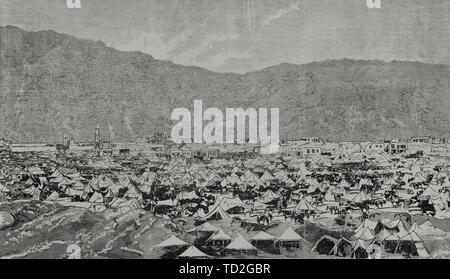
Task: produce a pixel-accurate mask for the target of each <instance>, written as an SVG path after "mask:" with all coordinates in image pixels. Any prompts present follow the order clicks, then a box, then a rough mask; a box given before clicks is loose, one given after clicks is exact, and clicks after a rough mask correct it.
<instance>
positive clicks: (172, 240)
mask: <svg viewBox="0 0 450 279" xmlns="http://www.w3.org/2000/svg"><path fill="white" fill-rule="evenodd" d="M184 245H189V244H187V243H186V242H184V241H183V240H181V239H179V238H178V237H176V236H175V235H172V236H171V237H169V238H168V239H166V240H164V241H163V242H161V243H159V244H157V245H155V246H153V247H154V248H165V247H173V246H184Z"/></svg>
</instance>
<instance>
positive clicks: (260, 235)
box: [250, 231, 277, 240]
mask: <svg viewBox="0 0 450 279" xmlns="http://www.w3.org/2000/svg"><path fill="white" fill-rule="evenodd" d="M275 239H277V238H276V236H273V235H271V234H269V233H266V232H264V231H260V232H259V233H257V234H256V235H255V236H253V237H251V238H250V240H275Z"/></svg>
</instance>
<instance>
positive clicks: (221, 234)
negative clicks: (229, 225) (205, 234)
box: [207, 228, 231, 241]
mask: <svg viewBox="0 0 450 279" xmlns="http://www.w3.org/2000/svg"><path fill="white" fill-rule="evenodd" d="M211 240H231V237H229V236H228V235H227V234H226V233H225V232H224V231H223V230H222V229H221V228H219V230H218V231H217V232H216V233H214V234H213V235H211V237H210V238H209V239H208V240H207V241H211Z"/></svg>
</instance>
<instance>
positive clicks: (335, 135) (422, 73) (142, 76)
mask: <svg viewBox="0 0 450 279" xmlns="http://www.w3.org/2000/svg"><path fill="white" fill-rule="evenodd" d="M430 51H432V50H430ZM195 99H199V100H202V101H203V107H204V108H206V107H217V108H220V109H222V110H223V111H225V108H227V107H242V108H244V109H246V108H249V107H254V108H261V107H265V108H279V109H280V138H281V139H293V138H300V137H312V136H317V137H321V138H323V139H326V140H340V141H342V140H363V141H366V140H370V141H376V140H380V139H393V138H408V137H412V136H422V135H432V136H436V137H450V65H435V64H425V63H420V62H406V61H405V62H402V61H390V62H386V61H378V60H351V59H341V60H326V61H321V62H313V63H309V64H303V65H294V64H288V63H285V64H280V65H276V66H272V67H268V68H265V69H262V70H259V71H255V72H249V73H245V74H236V73H216V72H212V71H209V70H206V69H203V68H200V67H194V66H183V65H177V64H174V63H172V62H169V61H162V60H157V59H154V58H153V57H152V56H151V55H148V54H144V53H142V52H124V51H118V50H116V49H113V48H110V47H108V46H106V45H105V44H104V43H103V42H101V41H92V40H85V39H80V38H76V37H73V36H70V35H65V34H60V33H57V32H55V31H52V30H43V31H38V32H28V31H26V30H23V29H21V28H18V27H14V26H4V27H0V119H1V121H0V137H3V138H6V139H10V140H13V141H16V142H29V141H39V142H58V141H62V137H63V136H64V135H67V136H69V137H73V138H74V139H75V140H78V141H90V140H92V139H93V137H94V129H95V126H96V125H97V124H98V125H99V126H100V130H101V135H102V137H103V138H108V139H113V140H128V139H135V138H138V137H145V136H148V135H151V134H153V133H154V132H155V131H166V132H168V133H169V134H170V130H171V128H172V126H173V125H174V124H175V122H173V121H171V120H170V115H171V112H172V110H173V109H174V108H177V107H186V108H189V109H191V111H192V107H193V102H194V100H195Z"/></svg>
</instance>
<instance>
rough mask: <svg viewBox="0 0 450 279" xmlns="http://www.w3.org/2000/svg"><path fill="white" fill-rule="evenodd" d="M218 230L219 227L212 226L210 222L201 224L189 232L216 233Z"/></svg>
mask: <svg viewBox="0 0 450 279" xmlns="http://www.w3.org/2000/svg"><path fill="white" fill-rule="evenodd" d="M217 230H218V228H217V227H215V226H213V225H211V224H210V223H208V222H205V223H203V224H201V225H200V226H197V227H195V228H193V229H190V230H188V231H187V232H216V231H217Z"/></svg>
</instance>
